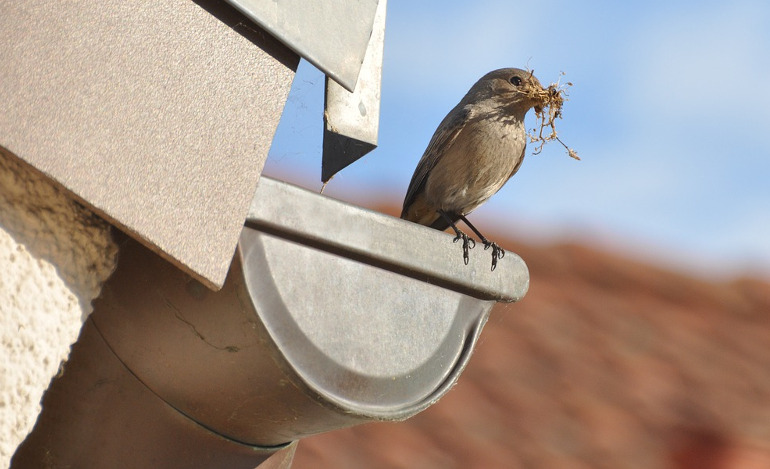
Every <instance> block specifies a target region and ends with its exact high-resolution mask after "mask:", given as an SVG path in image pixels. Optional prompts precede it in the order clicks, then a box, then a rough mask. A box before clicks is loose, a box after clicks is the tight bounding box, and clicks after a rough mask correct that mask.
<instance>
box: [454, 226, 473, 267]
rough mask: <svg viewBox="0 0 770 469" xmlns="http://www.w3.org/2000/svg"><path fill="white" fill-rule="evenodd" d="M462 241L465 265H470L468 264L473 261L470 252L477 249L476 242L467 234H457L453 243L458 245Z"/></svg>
mask: <svg viewBox="0 0 770 469" xmlns="http://www.w3.org/2000/svg"><path fill="white" fill-rule="evenodd" d="M461 239H462V240H463V262H465V265H468V262H469V261H470V259H471V257H470V254H469V252H468V251H470V250H471V249H473V248H475V247H476V240H475V239H473V238H471V237H469V236H468V235H467V234H465V233H457V236H455V239H454V240H452V242H453V243H456V242H458V241H460V240H461Z"/></svg>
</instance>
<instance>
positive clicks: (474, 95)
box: [465, 68, 548, 118]
mask: <svg viewBox="0 0 770 469" xmlns="http://www.w3.org/2000/svg"><path fill="white" fill-rule="evenodd" d="M547 94H548V90H547V89H545V88H543V86H542V85H541V84H540V81H539V80H538V79H537V78H536V77H535V75H534V73H533V72H532V71H527V70H522V69H519V68H501V69H499V70H494V71H491V72H489V73H487V74H486V75H484V76H483V77H481V79H480V80H479V81H477V82H476V84H475V85H473V87H472V88H471V89H470V91H469V92H468V94H467V95H466V97H465V100H466V101H469V102H477V103H480V102H487V103H491V104H492V105H493V106H494V107H495V108H498V109H504V110H505V111H507V113H510V114H514V115H516V116H518V117H522V118H523V117H524V115H525V114H526V113H527V111H529V110H530V109H532V108H535V111H536V112H538V113H539V112H541V111H542V107H543V105H544V104H545V103H546V99H545V98H546V96H547Z"/></svg>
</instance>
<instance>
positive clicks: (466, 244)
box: [438, 210, 476, 265]
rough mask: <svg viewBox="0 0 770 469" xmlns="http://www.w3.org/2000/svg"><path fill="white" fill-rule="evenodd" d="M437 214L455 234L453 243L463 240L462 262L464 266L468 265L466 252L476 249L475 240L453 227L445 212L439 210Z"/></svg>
mask: <svg viewBox="0 0 770 469" xmlns="http://www.w3.org/2000/svg"><path fill="white" fill-rule="evenodd" d="M438 214H439V215H441V217H442V218H443V219H444V220H446V221H447V223H449V226H451V227H452V229H453V230H454V232H455V235H457V236H455V239H454V240H453V242H455V243H456V242H458V241H460V240H461V239H462V240H463V262H465V265H468V261H469V260H470V256H469V255H468V251H469V250H470V249H473V248H474V247H476V240H474V239H473V238H471V237H469V236H468V235H467V234H465V233H463V232H462V231H460V229H459V228H458V227H457V225H455V222H454V221H452V217H450V216H449V215H448V214H447V213H446V212H445V211H443V210H439V211H438Z"/></svg>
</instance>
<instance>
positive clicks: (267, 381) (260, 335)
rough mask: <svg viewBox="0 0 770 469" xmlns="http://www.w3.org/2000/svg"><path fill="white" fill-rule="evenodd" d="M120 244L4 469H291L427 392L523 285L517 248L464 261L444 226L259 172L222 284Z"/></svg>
mask: <svg viewBox="0 0 770 469" xmlns="http://www.w3.org/2000/svg"><path fill="white" fill-rule="evenodd" d="M120 245H121V247H120V254H119V261H118V267H117V270H116V272H115V273H114V274H113V276H112V277H111V278H110V279H109V280H108V281H107V283H106V284H105V285H104V288H103V291H102V294H101V296H100V297H99V299H98V300H97V301H95V304H94V306H95V308H94V313H93V314H92V315H91V317H90V318H89V320H88V321H87V323H86V325H85V327H84V329H83V331H82V333H81V336H80V338H79V340H78V342H77V343H76V344H75V346H74V347H73V350H72V354H71V357H70V360H69V361H68V362H67V364H66V365H65V367H64V370H63V372H62V373H61V374H60V376H59V377H57V378H56V379H55V380H54V381H53V383H52V385H51V388H50V389H49V391H48V392H47V394H46V396H45V398H44V402H43V412H42V413H41V415H40V417H39V420H38V423H37V425H36V427H35V429H34V431H33V432H32V434H31V435H30V436H29V438H27V440H26V441H25V442H24V444H22V446H20V447H19V449H18V451H17V453H16V455H15V456H14V459H13V461H12V466H11V467H12V468H14V469H17V468H28V467H29V468H31V467H82V468H89V467H93V468H102V467H110V468H132V467H163V468H227V469H233V468H244V469H245V468H253V467H255V466H257V465H259V467H260V468H266V467H274V468H278V467H284V468H287V467H290V465H291V458H292V455H293V452H294V449H295V447H296V444H295V443H294V442H296V441H297V440H299V439H301V438H302V437H305V436H309V435H312V434H315V433H319V432H324V431H330V430H334V429H339V428H343V427H348V426H351V425H356V424H359V423H364V422H368V421H373V420H401V419H405V418H408V417H410V416H412V415H414V414H416V413H417V412H419V411H421V410H424V409H425V408H427V407H428V406H430V405H431V404H433V403H435V402H436V401H437V400H438V399H439V398H440V397H441V396H442V395H443V394H444V393H446V392H447V390H448V389H449V388H450V387H451V386H452V385H453V384H454V382H455V381H456V380H457V378H458V376H459V374H460V372H461V371H462V369H463V368H464V366H465V364H466V363H467V361H468V358H469V357H470V354H471V352H472V350H473V347H474V345H475V343H476V340H477V338H478V336H479V334H480V333H481V329H482V327H483V325H484V324H485V322H486V320H487V317H488V314H489V311H490V309H491V307H492V306H493V305H494V303H495V302H496V301H516V300H519V299H521V298H522V297H523V296H524V294H525V293H526V290H527V288H528V283H529V275H528V271H527V268H526V265H525V264H524V262H523V261H522V260H521V258H519V257H518V256H516V255H515V254H513V253H509V254H508V255H506V256H505V258H504V259H502V260H501V262H500V264H499V266H498V268H497V269H496V270H495V271H494V272H490V269H489V259H488V256H486V255H485V254H486V253H484V252H482V251H479V252H478V253H475V254H476V255H475V256H471V262H470V264H469V265H467V266H466V265H464V264H463V262H462V260H461V255H460V252H459V251H458V249H457V245H455V244H453V243H452V242H451V236H450V235H447V234H445V233H439V232H437V231H435V230H430V229H427V228H425V227H421V226H418V225H415V224H412V223H408V222H404V221H402V220H398V219H395V218H393V217H389V216H386V215H382V214H378V213H374V212H371V211H368V210H364V209H361V208H358V207H354V206H351V205H347V204H344V203H341V202H339V201H336V200H333V199H330V198H327V197H324V196H320V195H318V194H315V193H311V192H308V191H305V190H303V189H299V188H297V187H294V186H291V185H288V184H285V183H282V182H279V181H274V180H271V179H269V178H265V177H263V178H262V179H261V181H260V183H259V186H258V189H257V194H256V196H255V198H254V202H253V204H252V208H251V210H250V214H249V217H248V219H247V223H246V227H245V228H244V230H243V233H242V235H241V238H240V242H239V245H238V249H237V252H236V254H235V258H234V260H233V263H232V266H231V268H230V271H229V274H228V277H227V280H226V281H225V284H224V287H223V288H222V289H221V290H220V291H218V292H213V291H210V290H208V289H207V288H205V287H204V286H203V285H201V284H200V283H198V282H197V281H195V280H194V279H192V278H191V277H190V276H189V275H187V274H185V273H183V272H182V271H181V270H179V269H178V268H176V267H175V266H173V265H172V264H170V263H168V262H167V261H165V260H163V259H162V258H161V257H159V256H158V255H157V254H155V253H153V252H151V251H150V250H148V249H147V248H145V247H143V246H142V245H140V244H139V243H137V242H136V241H134V240H132V239H130V238H123V239H122V240H121V242H120ZM472 254H474V252H472ZM271 455H272V457H271ZM260 464H261V465H260Z"/></svg>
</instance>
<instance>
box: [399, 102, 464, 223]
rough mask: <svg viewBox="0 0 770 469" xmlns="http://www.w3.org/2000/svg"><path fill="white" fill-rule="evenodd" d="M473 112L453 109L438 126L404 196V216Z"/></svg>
mask: <svg viewBox="0 0 770 469" xmlns="http://www.w3.org/2000/svg"><path fill="white" fill-rule="evenodd" d="M472 114H473V113H472V111H471V110H470V109H468V108H461V109H459V112H456V111H455V110H453V111H452V112H450V113H449V114H447V116H446V117H445V118H444V120H443V121H441V124H439V126H438V128H439V130H437V131H436V133H434V134H433V137H432V138H431V139H430V143H428V148H426V149H425V153H423V155H422V158H420V162H419V163H417V169H415V170H414V174H413V175H412V180H411V181H410V182H409V188H408V189H407V191H406V197H404V206H403V208H402V210H401V217H402V218H403V217H404V216H405V215H406V213H407V211H408V210H409V206H411V205H412V204H413V203H414V201H415V199H416V198H417V196H418V195H419V194H420V193H421V192H422V191H423V189H424V188H425V181H427V179H428V174H430V171H431V170H432V169H433V167H434V166H436V164H437V163H438V162H439V161H440V160H441V157H442V156H443V155H444V154H445V153H446V150H447V148H448V147H449V146H450V145H452V142H454V141H455V140H456V139H457V136H458V135H460V132H462V130H463V129H464V128H465V127H466V126H467V124H468V122H469V121H470V120H471V119H472Z"/></svg>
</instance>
